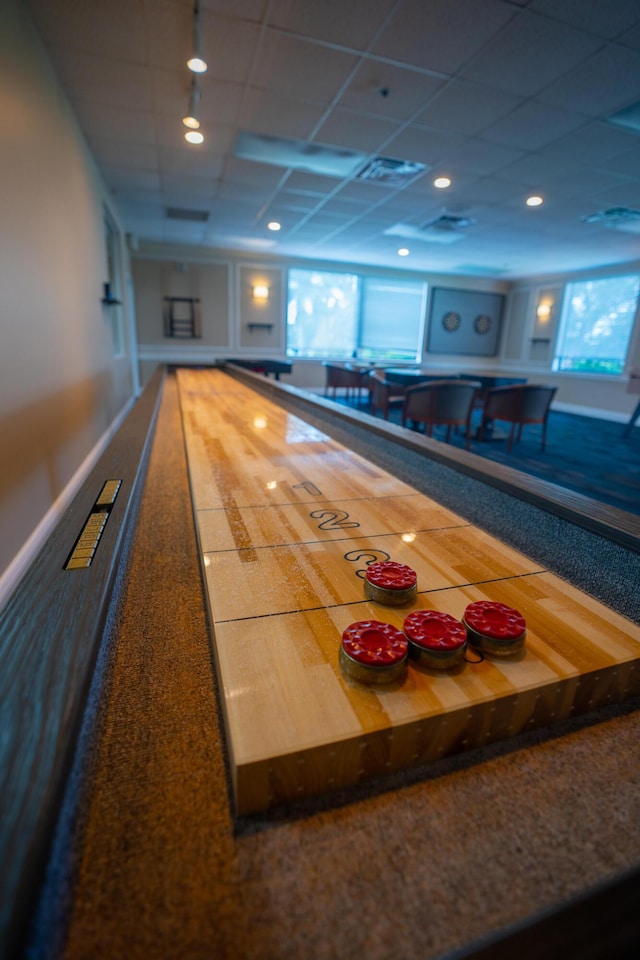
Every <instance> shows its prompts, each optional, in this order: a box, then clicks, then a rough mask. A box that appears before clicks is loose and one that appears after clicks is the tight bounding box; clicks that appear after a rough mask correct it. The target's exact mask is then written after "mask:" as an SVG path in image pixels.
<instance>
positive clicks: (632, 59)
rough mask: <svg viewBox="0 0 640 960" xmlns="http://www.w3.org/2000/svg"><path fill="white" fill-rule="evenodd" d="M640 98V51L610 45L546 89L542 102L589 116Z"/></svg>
mask: <svg viewBox="0 0 640 960" xmlns="http://www.w3.org/2000/svg"><path fill="white" fill-rule="evenodd" d="M639 96H640V52H636V51H635V50H629V49H628V48H627V47H622V46H620V44H613V43H612V44H609V45H608V46H606V47H604V48H603V49H601V50H599V51H598V52H597V53H595V54H594V55H593V56H592V57H589V59H588V60H586V61H584V62H583V63H581V64H580V65H579V66H577V67H575V68H574V69H573V70H570V71H569V72H568V73H567V74H566V75H565V76H563V77H562V78H561V79H560V80H558V81H556V82H555V83H553V84H551V86H549V87H547V89H546V90H544V91H543V92H542V93H541V94H540V96H539V99H540V100H543V101H544V102H545V103H552V104H554V105H555V106H557V107H564V108H565V109H573V110H576V111H579V112H581V113H583V114H584V115H585V116H589V117H600V116H601V115H602V114H605V113H613V112H614V111H616V110H621V109H622V108H623V107H626V106H627V105H628V104H630V103H633V102H635V101H636V100H638V98H639Z"/></svg>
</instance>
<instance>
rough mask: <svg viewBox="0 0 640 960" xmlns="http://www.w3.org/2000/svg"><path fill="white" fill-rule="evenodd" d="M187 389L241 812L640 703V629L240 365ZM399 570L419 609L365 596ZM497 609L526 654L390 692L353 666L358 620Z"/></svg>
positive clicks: (188, 432)
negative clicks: (306, 414) (337, 434)
mask: <svg viewBox="0 0 640 960" xmlns="http://www.w3.org/2000/svg"><path fill="white" fill-rule="evenodd" d="M177 380H178V386H179V392H180V402H181V409H182V419H183V427H184V435H185V443H186V449H187V457H188V464H189V474H190V483H191V493H192V500H193V506H194V514H195V518H196V528H197V533H198V538H199V543H200V548H201V554H202V563H203V571H204V576H205V581H206V592H207V601H208V605H209V612H210V617H211V623H212V626H213V638H212V642H213V647H214V654H215V662H216V668H217V672H218V678H219V681H220V686H221V690H222V695H223V711H224V721H225V729H226V737H227V744H228V750H229V758H230V765H231V772H232V777H233V791H234V797H235V803H236V812H237V813H238V814H250V813H254V812H258V811H260V810H264V809H267V808H268V807H270V806H273V805H275V804H279V803H287V802H291V801H294V800H297V799H300V798H303V797H307V796H313V795H317V794H321V793H325V792H328V791H332V790H335V789H338V788H341V787H345V786H350V785H353V784H355V783H358V782H360V781H362V780H366V779H370V778H374V777H376V776H380V775H381V774H383V773H386V772H390V771H395V770H401V769H405V768H408V767H410V766H414V765H417V764H421V763H425V762H429V761H432V760H436V759H439V758H440V757H442V756H445V755H447V754H450V753H453V752H456V751H460V750H468V749H471V748H473V747H476V746H480V745H482V744H485V743H487V742H490V741H493V740H499V739H504V738H506V737H510V736H513V735H515V734H517V733H519V732H521V731H523V730H526V729H531V728H533V727H537V726H542V725H548V724H550V723H553V722H557V721H559V720H562V719H566V718H567V717H569V716H570V715H572V714H573V713H580V712H584V711H587V710H589V709H593V708H594V707H596V706H599V705H602V704H604V703H608V702H610V701H620V700H622V699H624V698H625V697H628V696H631V695H634V694H636V693H638V692H640V628H638V627H637V626H635V625H634V624H633V623H631V622H630V621H628V620H626V619H625V618H624V617H622V616H620V615H619V614H617V613H615V612H613V611H612V610H610V609H609V608H607V607H605V606H604V605H602V604H601V603H599V602H597V601H595V600H594V599H592V598H591V597H589V596H588V595H586V594H584V593H582V592H581V591H579V590H577V589H575V588H573V587H572V586H570V585H569V584H567V583H566V582H564V581H563V580H561V579H559V578H558V577H557V576H555V575H553V574H551V573H549V572H547V571H546V570H544V569H543V568H541V567H540V565H539V564H538V563H536V562H534V561H533V560H530V559H528V558H527V557H526V556H524V555H523V554H521V553H518V552H517V551H515V550H512V549H511V548H510V547H508V546H506V545H504V544H502V543H501V542H500V541H498V540H496V539H495V538H494V537H492V536H489V535H488V534H486V533H485V532H483V531H482V530H480V529H479V528H477V527H475V526H473V525H471V524H469V523H468V522H467V521H465V520H463V519H462V518H461V517H459V516H457V515H456V514H455V513H452V512H451V511H450V510H447V509H445V508H444V507H442V506H440V505H439V504H437V503H435V502H434V501H432V500H430V499H429V498H428V497H427V496H424V495H423V494H421V493H418V492H417V491H416V490H415V489H414V488H412V487H410V486H408V485H407V484H405V483H402V482H401V481H399V480H397V479H396V478H395V477H393V476H391V475H390V474H388V473H385V472H384V471H383V470H381V469H379V468H378V467H376V466H374V465H373V464H371V463H369V462H368V461H366V460H364V459H363V458H361V457H359V456H358V455H356V454H354V453H352V452H351V451H350V450H348V449H346V448H344V447H342V446H341V445H340V444H338V443H336V442H335V441H333V440H331V439H330V438H329V437H327V436H326V435H325V434H323V433H321V432H319V431H318V430H317V429H315V428H314V427H312V426H311V425H309V424H307V423H305V422H304V421H303V420H301V419H299V418H298V417H296V416H294V415H292V414H290V413H287V412H286V411H285V410H283V409H281V408H280V407H278V406H277V405H275V404H274V403H272V402H271V401H269V400H268V399H265V398H264V397H262V396H261V395H260V394H258V393H255V392H254V391H252V390H251V389H250V388H248V387H246V386H245V385H243V384H241V383H239V382H238V381H236V380H234V379H233V378H231V377H229V376H228V375H227V374H225V373H223V372H222V371H220V370H214V369H212V370H179V371H178V373H177ZM383 559H392V560H396V561H398V562H400V563H406V564H408V565H409V566H411V567H412V568H413V569H414V570H415V571H416V572H417V575H418V597H417V599H416V601H415V602H414V603H412V604H410V605H408V606H406V607H402V608H391V607H386V606H382V605H380V604H376V603H372V602H370V601H367V600H365V599H364V586H363V580H362V577H363V574H364V571H365V569H366V566H367V564H368V563H371V562H373V561H375V560H383ZM484 599H487V600H496V601H500V602H502V603H506V604H508V605H509V606H512V607H515V608H517V609H518V610H520V612H521V613H522V614H523V615H524V616H525V618H526V621H527V642H526V648H525V651H524V653H523V654H521V655H520V656H518V657H516V658H515V659H509V660H506V659H505V660H496V659H493V660H491V659H489V658H485V659H484V660H481V661H480V662H477V663H471V662H467V663H465V664H464V666H463V667H462V668H460V669H458V670H455V671H447V672H437V671H432V670H427V669H423V668H420V667H415V666H413V665H410V666H409V669H408V672H407V676H406V679H405V680H403V681H402V682H400V683H396V684H391V685H389V686H378V687H367V686H363V685H361V684H359V683H357V682H356V681H353V680H351V679H349V678H348V677H346V676H345V675H344V674H343V673H342V671H341V668H340V665H339V662H338V650H339V646H340V639H341V636H342V632H343V630H344V629H345V628H346V627H347V626H348V625H349V624H350V623H353V622H354V621H358V620H382V621H384V622H387V623H392V624H394V625H395V626H397V627H399V628H402V624H403V622H404V619H405V617H406V616H407V615H408V614H409V613H410V612H412V611H413V610H421V609H435V610H441V611H445V612H447V613H450V614H452V615H453V616H455V617H458V618H460V617H461V616H462V614H463V612H464V609H465V607H466V606H467V604H468V603H470V602H472V601H474V600H484ZM468 656H469V657H470V658H471V657H473V658H474V659H477V657H476V656H475V655H474V654H473V653H472V652H470V653H469V654H468Z"/></svg>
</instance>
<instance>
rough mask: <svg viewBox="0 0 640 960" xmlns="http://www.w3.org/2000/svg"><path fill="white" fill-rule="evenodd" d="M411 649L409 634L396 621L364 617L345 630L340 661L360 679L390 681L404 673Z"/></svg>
mask: <svg viewBox="0 0 640 960" xmlns="http://www.w3.org/2000/svg"><path fill="white" fill-rule="evenodd" d="M408 652H409V644H408V641H407V638H406V637H405V635H404V634H403V633H402V632H401V631H400V630H398V629H397V628H396V627H394V626H392V624H390V623H382V622H381V621H380V620H360V621H358V622H357V623H352V624H350V626H348V627H347V629H346V630H345V631H344V633H343V634H342V643H341V646H340V663H341V664H342V666H343V668H344V669H345V671H346V672H347V673H348V674H349V675H350V676H351V677H353V678H354V679H356V680H360V681H361V682H364V683H389V682H391V681H393V680H397V679H398V678H399V677H400V676H401V675H402V674H403V673H404V670H405V667H406V663H407V656H408Z"/></svg>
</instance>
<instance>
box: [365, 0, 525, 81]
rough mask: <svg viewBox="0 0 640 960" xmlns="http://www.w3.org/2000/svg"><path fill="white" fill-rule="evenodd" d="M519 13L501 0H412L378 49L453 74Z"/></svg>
mask: <svg viewBox="0 0 640 960" xmlns="http://www.w3.org/2000/svg"><path fill="white" fill-rule="evenodd" d="M514 15H515V12H514V8H512V7H509V5H508V4H506V3H501V2H499V0H430V2H429V3H425V2H424V0H406V2H405V3H403V4H401V5H400V7H399V8H398V10H397V12H396V13H395V15H394V17H393V18H392V20H391V22H390V23H389V25H388V26H387V28H386V29H385V30H384V31H383V33H382V35H381V36H380V38H379V39H378V41H377V42H376V43H375V44H374V46H373V48H372V50H373V52H374V53H377V54H380V55H381V56H384V57H389V58H391V59H392V60H398V61H400V62H403V63H410V64H413V65H415V66H418V67H423V68H425V69H427V70H434V71H439V72H442V73H443V74H446V75H450V74H453V73H455V72H456V71H457V70H458V69H459V68H460V67H461V66H462V64H463V63H465V62H466V61H467V60H468V59H469V58H470V57H472V56H473V55H474V54H475V53H477V52H478V50H480V49H481V48H482V47H483V46H484V45H485V43H487V41H489V40H490V39H491V37H492V36H493V35H494V34H495V33H496V31H498V30H499V29H500V28H501V27H503V26H504V25H505V24H506V23H508V21H509V20H510V19H511V18H512V17H513V16H514Z"/></svg>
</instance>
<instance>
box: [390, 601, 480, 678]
mask: <svg viewBox="0 0 640 960" xmlns="http://www.w3.org/2000/svg"><path fill="white" fill-rule="evenodd" d="M404 632H405V634H406V636H407V637H408V639H409V656H410V657H411V658H412V659H414V660H417V661H418V662H419V663H420V664H422V666H425V667H435V668H436V669H448V668H449V667H454V666H456V665H457V664H458V663H460V662H461V661H462V660H463V658H464V651H465V648H466V645H467V631H466V628H465V626H464V624H463V623H461V622H460V620H456V618H455V617H452V616H451V615H450V614H448V613H440V611H438V610H416V611H415V612H414V613H410V614H409V616H408V617H407V619H406V620H405V622H404Z"/></svg>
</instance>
